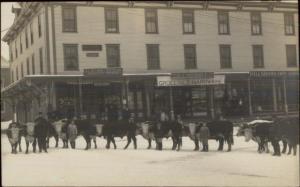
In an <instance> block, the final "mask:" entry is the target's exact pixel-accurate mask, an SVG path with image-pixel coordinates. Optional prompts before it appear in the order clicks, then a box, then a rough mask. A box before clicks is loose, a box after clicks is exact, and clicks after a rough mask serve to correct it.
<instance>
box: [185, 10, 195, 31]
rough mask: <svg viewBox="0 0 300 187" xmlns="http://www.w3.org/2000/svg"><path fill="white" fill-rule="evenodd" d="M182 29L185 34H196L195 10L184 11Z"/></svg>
mask: <svg viewBox="0 0 300 187" xmlns="http://www.w3.org/2000/svg"><path fill="white" fill-rule="evenodd" d="M182 27H183V33H184V34H194V33H195V26H194V11H193V10H182Z"/></svg>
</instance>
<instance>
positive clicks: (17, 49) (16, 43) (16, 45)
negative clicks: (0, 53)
mask: <svg viewBox="0 0 300 187" xmlns="http://www.w3.org/2000/svg"><path fill="white" fill-rule="evenodd" d="M15 50H16V52H15V53H16V59H17V58H18V49H17V40H16V41H15Z"/></svg>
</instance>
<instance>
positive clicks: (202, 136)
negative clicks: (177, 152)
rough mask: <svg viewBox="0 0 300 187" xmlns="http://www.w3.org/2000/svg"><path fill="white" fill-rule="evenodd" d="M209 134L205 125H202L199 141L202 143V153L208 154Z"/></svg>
mask: <svg viewBox="0 0 300 187" xmlns="http://www.w3.org/2000/svg"><path fill="white" fill-rule="evenodd" d="M209 136H210V133H209V129H208V127H207V126H206V124H205V123H203V125H202V127H201V128H200V141H201V142H202V145H203V149H202V152H208V139H209Z"/></svg>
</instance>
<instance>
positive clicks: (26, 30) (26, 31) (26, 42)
mask: <svg viewBox="0 0 300 187" xmlns="http://www.w3.org/2000/svg"><path fill="white" fill-rule="evenodd" d="M25 45H26V49H28V47H29V41H28V26H26V28H25Z"/></svg>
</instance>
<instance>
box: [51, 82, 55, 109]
mask: <svg viewBox="0 0 300 187" xmlns="http://www.w3.org/2000/svg"><path fill="white" fill-rule="evenodd" d="M50 94H51V98H52V99H51V100H52V102H51V103H52V108H53V110H56V87H55V83H54V81H53V80H52V81H51V92H50Z"/></svg>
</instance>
